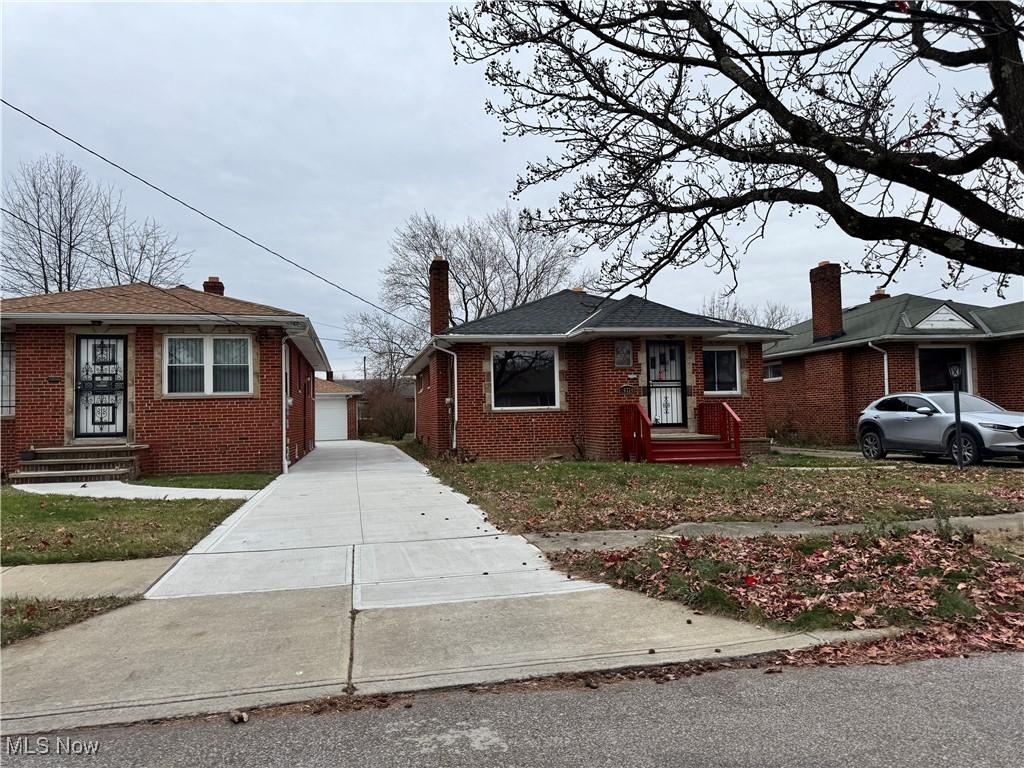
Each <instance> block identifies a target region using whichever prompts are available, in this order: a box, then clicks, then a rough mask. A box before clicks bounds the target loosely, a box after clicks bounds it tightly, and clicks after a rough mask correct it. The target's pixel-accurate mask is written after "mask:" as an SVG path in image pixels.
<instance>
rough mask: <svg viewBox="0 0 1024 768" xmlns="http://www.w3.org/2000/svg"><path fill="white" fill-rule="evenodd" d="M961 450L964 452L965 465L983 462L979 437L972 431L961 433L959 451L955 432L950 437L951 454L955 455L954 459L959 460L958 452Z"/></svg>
mask: <svg viewBox="0 0 1024 768" xmlns="http://www.w3.org/2000/svg"><path fill="white" fill-rule="evenodd" d="M961 451H962V452H963V456H964V466H965V467H969V466H973V465H976V464H981V446H980V445H979V444H978V438H976V437H975V436H974V435H972V434H971V433H970V432H962V433H961V434H960V450H959V451H958V450H957V445H956V435H955V434H954V435H953V436H952V437H950V438H949V455H950V456H952V457H953V461H956V460H957V458H958V454H959V453H960V452H961Z"/></svg>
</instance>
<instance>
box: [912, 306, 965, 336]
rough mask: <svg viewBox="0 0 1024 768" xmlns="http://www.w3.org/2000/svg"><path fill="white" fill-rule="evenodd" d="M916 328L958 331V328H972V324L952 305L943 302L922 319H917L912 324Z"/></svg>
mask: <svg viewBox="0 0 1024 768" xmlns="http://www.w3.org/2000/svg"><path fill="white" fill-rule="evenodd" d="M914 327H915V328H917V329H918V330H927V331H937V330H943V331H958V330H974V325H973V324H972V323H970V322H968V321H967V320H965V319H964V318H962V317H961V316H960V315H958V314H957V313H956V312H955V311H954V310H953V309H952V307H950V306H948V305H946V304H943V305H942V306H941V307H939V308H938V309H936V310H935V311H934V312H932V313H931V314H930V315H928V317H926V318H924V320H920V321H918V323H917V324H916V325H915V326H914Z"/></svg>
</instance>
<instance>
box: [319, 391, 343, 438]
mask: <svg viewBox="0 0 1024 768" xmlns="http://www.w3.org/2000/svg"><path fill="white" fill-rule="evenodd" d="M316 439H317V440H348V398H346V397H324V396H323V395H321V396H320V397H318V398H317V399H316Z"/></svg>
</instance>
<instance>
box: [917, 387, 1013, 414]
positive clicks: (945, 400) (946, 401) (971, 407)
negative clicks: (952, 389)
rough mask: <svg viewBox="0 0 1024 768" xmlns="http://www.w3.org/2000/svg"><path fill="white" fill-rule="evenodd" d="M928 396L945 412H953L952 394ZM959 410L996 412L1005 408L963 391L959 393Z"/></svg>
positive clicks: (944, 393)
mask: <svg viewBox="0 0 1024 768" xmlns="http://www.w3.org/2000/svg"><path fill="white" fill-rule="evenodd" d="M928 397H930V398H931V399H932V401H934V403H935V404H936V405H937V406H939V408H941V409H942V410H944V411H945V412H946V413H952V412H953V395H952V394H951V393H948V392H943V393H941V394H929V395H928ZM960 410H961V411H974V412H976V413H978V412H980V413H998V412H999V411H1002V410H1005V409H1003V408H1000V407H999V406H998V405H996V404H995V403H990V402H989V401H988V400H986V399H985V398H983V397H977V396H975V395H968V394H966V393H964V392H961V393H960Z"/></svg>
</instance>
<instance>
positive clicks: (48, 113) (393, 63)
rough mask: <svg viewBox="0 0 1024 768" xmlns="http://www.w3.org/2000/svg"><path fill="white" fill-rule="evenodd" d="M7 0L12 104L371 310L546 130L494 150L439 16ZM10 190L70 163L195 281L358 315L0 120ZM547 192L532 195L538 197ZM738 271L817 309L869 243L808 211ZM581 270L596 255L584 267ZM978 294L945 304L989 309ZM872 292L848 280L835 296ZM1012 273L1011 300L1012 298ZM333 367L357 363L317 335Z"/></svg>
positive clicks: (907, 282) (442, 7) (1017, 285)
mask: <svg viewBox="0 0 1024 768" xmlns="http://www.w3.org/2000/svg"><path fill="white" fill-rule="evenodd" d="M2 7H3V11H2V13H3V18H2V22H3V40H2V42H3V93H4V97H5V98H6V99H8V100H9V101H11V102H13V103H15V104H17V105H19V106H20V107H22V108H23V109H25V110H27V111H29V112H32V113H33V114H35V115H37V116H38V117H40V118H42V119H44V120H46V121H47V122H50V123H51V124H53V125H54V126H56V127H58V128H60V129H62V130H64V131H65V132H67V133H69V134H71V135H73V136H74V137H76V138H77V139H79V140H80V141H81V142H82V143H84V144H86V145H87V146H91V147H93V148H94V149H96V150H98V151H100V152H102V153H104V154H107V155H108V156H110V157H112V158H113V159H115V160H117V161H118V162H120V163H122V164H123V165H125V166H127V167H128V168H130V169H132V170H134V171H135V172H137V173H139V174H140V175H142V176H144V177H146V178H149V179H150V180H152V181H154V182H156V183H158V184H160V185H161V186H163V187H165V188H166V189H168V190H170V191H171V192H173V193H175V194H177V195H179V196H181V197H183V198H184V199H186V200H188V201H189V202H191V203H192V204H193V205H195V206H197V207H199V208H202V209H204V210H206V211H207V212H209V213H211V214H213V215H215V216H218V217H220V218H222V219H223V220H225V221H226V222H227V223H229V224H231V225H232V226H234V227H236V228H237V229H240V230H241V231H243V232H245V233H246V234H249V235H250V236H252V237H254V238H255V239H257V240H261V241H263V242H265V243H267V244H268V245H270V246H271V247H273V248H275V249H277V250H279V251H280V252H282V253H284V254H285V255H287V256H289V257H291V258H294V259H295V260H297V261H300V262H301V263H303V264H305V265H307V266H308V267H310V268H311V269H314V270H316V271H318V272H320V273H322V274H324V275H326V276H327V277H329V278H331V279H332V280H334V281H335V282H338V283H340V284H342V285H344V286H346V287H348V288H350V289H351V290H353V291H355V292H357V293H360V294H362V295H365V296H367V297H369V298H374V299H375V298H376V294H377V290H376V289H377V278H378V273H379V270H380V268H381V266H383V264H384V263H385V262H386V261H387V259H388V256H389V253H388V242H389V239H390V237H391V234H392V232H393V231H394V229H395V227H397V226H399V225H400V224H402V222H403V221H404V220H405V219H406V218H407V217H408V216H409V215H410V214H412V213H414V212H416V211H423V210H429V211H431V212H432V213H435V214H436V215H438V216H440V217H442V218H446V219H449V220H453V221H454V220H462V219H465V218H466V217H471V216H472V217H476V216H482V215H484V214H486V213H488V212H489V211H492V210H494V209H496V208H499V207H501V206H503V205H505V204H506V203H507V202H508V193H509V191H510V189H511V188H512V185H513V183H514V180H515V176H516V173H517V171H519V170H520V169H522V167H523V166H524V164H525V161H526V160H527V159H528V158H531V157H535V156H537V155H538V154H539V153H542V152H544V151H545V150H546V149H547V147H545V146H544V144H543V142H541V141H540V140H518V139H517V140H509V141H507V142H503V141H502V136H501V129H500V127H499V125H498V123H497V122H496V121H495V120H494V119H493V118H490V117H488V116H487V115H485V114H484V109H483V105H484V100H485V99H486V98H487V97H488V96H496V94H493V93H491V92H490V90H489V89H488V87H487V86H486V84H485V83H484V79H483V69H482V68H481V67H475V68H473V67H466V66H464V65H459V66H455V65H454V64H453V62H452V54H451V49H450V46H449V42H448V23H447V5H446V4H440V3H439V4H387V5H385V4H372V3H363V4H305V5H303V4H274V5H269V4H244V5H243V4H193V3H179V4H155V3H146V4H120V3H118V4H114V3H110V4H84V3H83V4H70V3H64V4H56V3H55V4H49V3H31V4H18V3H12V2H9V1H8V2H4V3H3V4H2ZM2 131H3V133H2V145H3V153H2V162H3V174H4V177H5V178H6V177H7V176H9V175H10V174H11V173H13V172H14V171H15V170H16V168H17V165H18V163H19V162H21V161H26V160H34V159H35V158H37V157H38V156H40V155H42V154H43V153H46V152H63V153H64V154H65V155H67V156H68V157H69V158H70V159H72V160H74V162H76V163H78V164H79V165H81V166H82V167H84V168H85V169H86V170H87V171H88V172H89V173H90V175H91V176H92V177H93V178H94V179H96V180H98V181H101V182H103V183H107V182H110V183H114V184H116V185H117V186H119V187H121V188H123V190H124V194H125V202H126V204H127V206H128V210H129V213H130V214H132V215H133V216H135V217H137V218H144V217H147V216H152V217H154V218H156V219H157V220H158V221H160V222H161V223H162V224H164V225H165V226H166V227H167V228H168V229H169V230H170V231H172V232H176V233H178V235H179V243H180V245H181V246H183V247H185V248H187V249H191V250H194V251H195V255H194V257H193V259H192V265H191V268H190V269H189V272H188V274H187V282H188V283H189V284H190V285H192V286H194V287H199V286H200V284H201V283H202V281H203V279H204V278H205V277H206V276H207V275H210V274H216V275H219V276H220V277H221V279H222V280H223V281H224V283H225V285H226V286H227V292H228V294H229V295H233V296H237V297H239V298H245V299H249V300H253V301H259V302H264V303H267V304H272V305H276V306H280V307H285V308H288V309H292V310H295V311H299V312H303V313H305V314H307V315H308V316H310V317H311V318H312V319H313V320H314V321H315V322H316V324H317V330H318V332H319V333H320V335H321V336H322V337H330V338H337V337H339V336H340V335H341V333H342V332H341V331H340V330H339V329H337V328H334V327H331V326H335V325H337V326H340V325H343V324H344V320H345V316H346V315H347V314H349V313H351V312H353V311H357V310H359V309H360V305H359V304H358V303H357V302H356V301H355V300H353V299H351V298H349V297H348V296H346V295H344V294H342V293H340V292H339V291H337V290H335V289H333V288H331V287H329V286H327V285H325V284H323V283H320V282H318V281H316V280H314V279H313V278H311V277H309V276H308V275H305V274H303V273H301V272H299V271H298V270H295V269H294V268H292V267H290V266H288V265H286V264H284V263H282V262H280V261H278V260H276V259H274V258H273V257H272V256H270V255H268V254H266V253H264V252H262V251H260V250H257V249H256V248H254V247H253V246H251V245H249V244H247V243H245V242H243V241H242V240H240V239H238V238H236V237H235V236H233V235H230V234H228V233H226V232H224V231H222V230H219V229H218V228H217V227H215V226H214V225H212V224H210V223H209V222H206V221H204V220H203V219H201V218H199V217H198V216H196V215H195V214H194V213H191V212H189V211H187V210H185V209H183V208H181V207H179V206H177V205H176V204H175V203H172V202H171V201H169V200H167V199H165V198H162V197H161V196H160V195H158V194H157V193H155V192H153V191H151V190H148V189H147V188H145V187H144V186H142V185H141V184H139V183H137V182H135V181H133V180H131V179H130V178H127V177H124V176H122V175H120V174H119V173H118V172H117V171H115V170H114V169H112V168H109V167H108V166H105V165H103V164H102V163H100V162H99V161H96V160H94V159H92V158H90V157H89V156H88V155H86V154H85V153H84V152H82V151H81V150H78V149H77V148H75V147H73V146H71V145H68V144H66V143H65V142H63V141H62V140H61V139H60V138H58V137H56V136H54V135H53V134H50V133H48V132H46V131H45V130H43V129H42V128H40V127H38V126H36V125H34V124H32V123H30V122H29V121H28V120H26V119H25V118H23V117H21V116H19V115H17V114H15V113H13V112H11V111H10V110H8V109H6V108H5V109H4V111H3V115H2ZM555 194H556V190H554V189H548V190H540V191H539V192H537V193H534V194H532V195H531V197H529V198H528V199H526V200H524V201H523V202H524V203H526V204H529V205H531V206H541V207H545V206H546V205H547V204H548V203H550V202H552V201H554V198H555ZM778 224H779V226H778V227H776V228H774V229H772V230H770V237H769V238H768V239H767V240H764V241H761V242H759V243H757V244H756V245H755V246H754V247H753V249H752V250H751V251H750V253H749V254H748V255H747V257H746V258H745V260H744V262H743V265H742V268H741V271H740V288H739V291H738V297H739V299H740V300H741V301H743V302H758V303H759V302H762V301H765V300H768V299H776V300H781V301H784V302H786V303H789V304H792V305H794V306H796V307H797V308H799V309H801V310H802V311H805V312H807V311H808V310H809V296H808V285H807V270H808V269H809V268H811V267H812V266H814V265H815V264H816V263H817V262H818V261H821V260H823V259H831V260H834V261H837V260H844V259H852V260H856V259H857V258H858V256H859V254H860V253H861V251H862V248H863V246H862V244H861V243H859V242H855V241H852V240H848V239H846V238H845V237H843V235H842V234H841V233H839V232H838V230H836V229H835V228H834V227H831V226H830V227H828V228H826V229H824V230H819V229H817V228H816V227H815V223H814V220H813V218H812V217H811V216H809V215H808V216H804V217H802V218H796V219H788V218H785V217H784V216H782V217H780V218H779V220H778ZM586 260H587V263H588V264H589V265H594V266H596V265H597V264H598V263H599V262H600V254H592V255H588V256H587V257H586ZM944 272H945V262H944V261H943V260H941V259H938V258H934V259H933V260H932V261H931V262H930V263H928V264H926V265H925V266H924V267H921V268H918V267H913V268H912V269H911V270H910V271H908V273H906V274H905V275H904V276H903V277H902V278H901V279H900V282H899V284H898V285H897V286H895V287H894V288H890V292H891V293H895V292H912V293H925V292H932V291H936V290H937V289H940V288H941V284H940V280H941V278H942V275H943V274H944ZM981 282H982V281H978V282H977V283H976V284H975V285H972V286H970V287H969V288H968V289H967V290H965V291H953V292H943V291H938V292H937V293H934V294H933V295H936V296H942V295H949V296H950V297H953V298H956V299H958V300H960V301H968V302H977V303H982V304H994V303H997V302H998V301H999V300H998V299H997V297H995V296H994V295H993V294H991V293H982V291H981ZM874 283H875V281H874V280H872V279H871V278H868V277H856V276H850V277H847V278H846V279H845V280H844V284H843V290H844V303H846V304H854V303H859V302H861V301H863V300H864V299H866V298H867V296H868V295H869V294H870V293H871V291H872V290H873V287H874ZM727 285H728V280H727V279H726V277H724V276H716V275H714V274H713V273H712V272H710V271H708V270H705V269H701V268H690V269H686V270H682V271H666V272H663V273H662V275H660V276H659V277H658V278H657V280H656V282H655V284H654V285H653V286H652V287H651V289H650V291H649V293H648V296H649V297H650V298H652V299H654V300H656V301H661V302H664V303H667V304H672V305H674V306H677V307H679V308H681V309H689V310H696V309H698V308H699V306H700V303H701V300H702V297H704V296H707V295H712V294H714V293H716V292H718V291H721V290H722V289H724V288H726V287H727ZM1022 286H1024V284H1022V282H1021V280H1020V279H1019V278H1018V279H1016V280H1015V281H1014V283H1013V285H1012V286H1011V288H1010V290H1009V292H1008V294H1007V300H1020V299H1021V298H1022V297H1024V287H1022ZM324 346H325V348H326V349H327V350H328V353H329V355H330V357H331V358H332V363H333V364H334V366H335V369H336V370H338V371H341V372H343V373H345V374H348V375H352V374H355V372H356V370H357V368H358V359H359V356H358V355H357V354H355V353H353V352H351V351H348V350H344V349H341V348H340V347H339V345H338V344H336V343H333V342H331V341H325V342H324Z"/></svg>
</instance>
